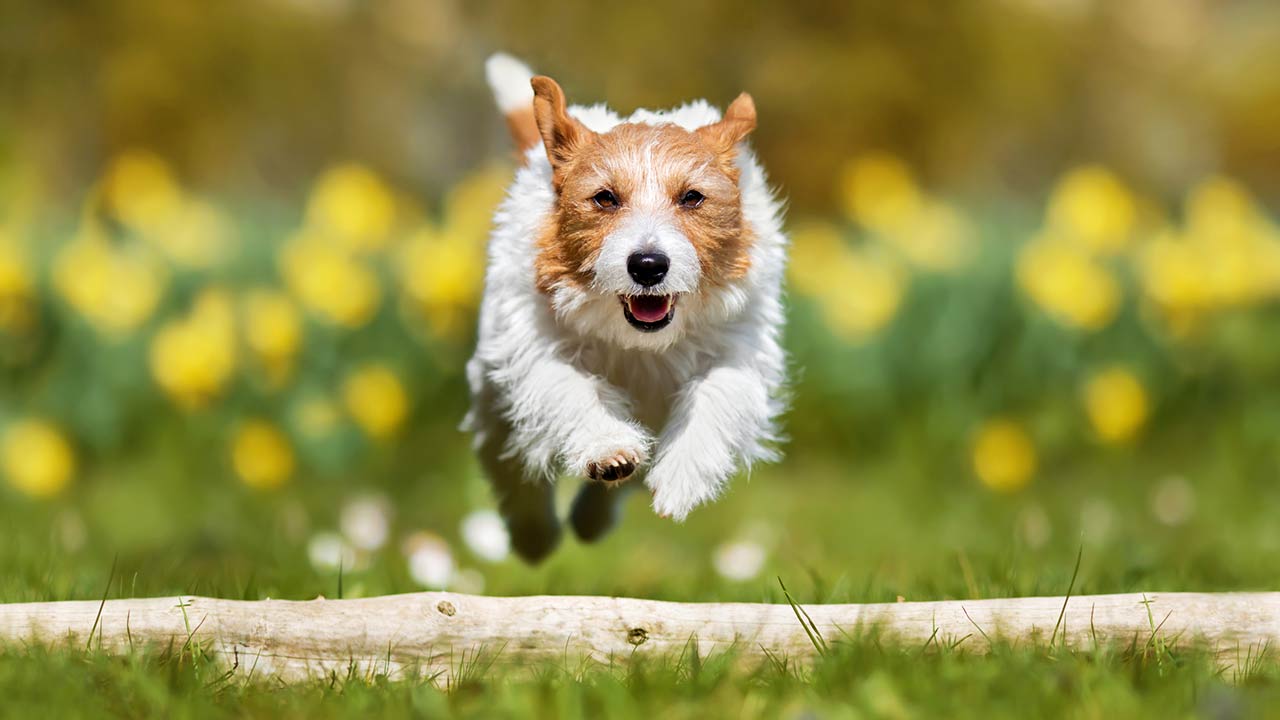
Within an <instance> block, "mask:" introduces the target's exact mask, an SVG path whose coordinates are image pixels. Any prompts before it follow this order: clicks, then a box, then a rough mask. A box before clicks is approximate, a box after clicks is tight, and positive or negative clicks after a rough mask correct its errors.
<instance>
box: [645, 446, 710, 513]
mask: <svg viewBox="0 0 1280 720" xmlns="http://www.w3.org/2000/svg"><path fill="white" fill-rule="evenodd" d="M645 484H646V485H648V486H649V489H650V490H651V491H652V492H653V511H654V512H655V513H657V514H658V516H659V517H662V518H669V519H671V520H675V521H676V522H684V520H685V518H687V517H688V516H689V513H690V512H693V509H694V508H696V507H698V506H699V505H704V504H706V503H708V502H711V501H712V500H715V499H716V496H717V495H719V494H720V489H721V487H722V486H723V478H722V477H717V476H707V477H702V476H699V475H698V474H696V473H691V472H687V471H686V472H675V471H674V468H673V467H672V464H671V463H669V462H662V461H659V462H658V463H657V464H656V465H654V466H653V470H652V471H651V472H650V473H649V476H648V477H647V478H646V479H645Z"/></svg>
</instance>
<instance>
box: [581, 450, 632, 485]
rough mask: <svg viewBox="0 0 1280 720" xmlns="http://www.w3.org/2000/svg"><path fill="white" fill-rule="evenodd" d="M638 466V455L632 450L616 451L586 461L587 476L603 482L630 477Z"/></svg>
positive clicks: (617, 480) (618, 480) (619, 480)
mask: <svg viewBox="0 0 1280 720" xmlns="http://www.w3.org/2000/svg"><path fill="white" fill-rule="evenodd" d="M639 466H640V456H639V455H638V454H637V453H636V452H634V451H632V450H619V451H618V452H616V453H614V454H612V455H610V456H608V457H604V458H601V459H599V460H590V461H588V462H587V477H589V478H591V479H592V480H600V481H603V482H610V483H612V482H621V481H623V480H626V479H627V478H629V477H631V474H632V473H634V472H635V471H636V468H637V467H639Z"/></svg>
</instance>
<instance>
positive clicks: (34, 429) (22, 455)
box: [0, 420, 76, 498]
mask: <svg viewBox="0 0 1280 720" xmlns="http://www.w3.org/2000/svg"><path fill="white" fill-rule="evenodd" d="M75 469H76V461H75V454H74V453H73V452H72V450H71V444H70V443H69V442H67V439H66V437H65V436H64V435H63V434H62V432H61V431H59V430H58V428H56V427H54V426H53V425H51V424H49V423H47V422H44V421H42V420H20V421H17V422H14V423H12V424H10V425H9V426H8V427H6V428H5V429H4V433H3V435H0V470H3V472H4V476H5V478H6V479H7V480H8V481H9V484H10V485H12V486H13V487H14V488H16V489H17V490H18V491H20V492H22V493H24V494H26V495H29V496H31V497H35V498H47V497H52V496H54V495H57V494H58V493H60V492H62V490H63V489H65V488H66V487H67V485H68V484H70V482H71V478H72V476H73V475H74V474H75Z"/></svg>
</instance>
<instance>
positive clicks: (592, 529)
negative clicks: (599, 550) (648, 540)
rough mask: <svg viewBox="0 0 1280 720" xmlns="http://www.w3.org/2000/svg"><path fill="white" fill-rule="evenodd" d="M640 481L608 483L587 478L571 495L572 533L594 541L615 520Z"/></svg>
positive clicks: (615, 522) (588, 540)
mask: <svg viewBox="0 0 1280 720" xmlns="http://www.w3.org/2000/svg"><path fill="white" fill-rule="evenodd" d="M639 486H640V484H639V483H635V482H630V483H620V484H611V483H603V482H586V483H583V485H582V488H581V489H579V490H578V494H577V495H576V496H574V498H573V507H572V508H571V509H570V510H569V524H570V525H571V526H572V527H573V534H574V535H577V536H578V539H579V540H582V541H583V542H588V543H589V542H595V541H597V540H599V539H600V538H602V537H604V536H605V535H606V534H607V533H608V532H609V531H610V530H612V529H613V526H614V525H615V524H617V522H618V514H619V508H620V507H621V505H622V501H623V500H624V499H626V498H627V496H629V495H630V494H631V490H632V489H633V487H639Z"/></svg>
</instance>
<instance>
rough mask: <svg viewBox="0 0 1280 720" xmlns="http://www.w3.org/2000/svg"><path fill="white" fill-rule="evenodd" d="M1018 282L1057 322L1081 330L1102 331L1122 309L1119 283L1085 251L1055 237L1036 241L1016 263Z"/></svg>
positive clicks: (1022, 252)
mask: <svg viewBox="0 0 1280 720" xmlns="http://www.w3.org/2000/svg"><path fill="white" fill-rule="evenodd" d="M1016 272H1017V279H1018V284H1019V286H1020V287H1021V288H1022V290H1023V292H1025V293H1026V294H1027V296H1028V297H1030V298H1031V299H1032V300H1033V301H1034V302H1035V303H1036V304H1037V305H1039V306H1040V308H1041V309H1043V310H1044V311H1045V312H1047V313H1048V314H1049V315H1050V316H1051V317H1053V318H1054V319H1055V320H1057V321H1059V322H1061V323H1063V324H1064V325H1067V326H1069V327H1073V328H1078V329H1081V330H1099V329H1101V328H1104V327H1106V326H1107V325H1108V324H1110V323H1111V321H1112V320H1113V319H1114V318H1115V316H1116V313H1117V312H1118V311H1119V309H1120V301H1121V290H1120V284H1119V283H1118V282H1117V281H1116V279H1115V278H1114V277H1113V276H1112V274H1111V272H1110V271H1109V270H1108V269H1107V268H1106V267H1105V266H1104V265H1103V264H1102V263H1101V262H1099V261H1098V260H1097V259H1095V258H1094V257H1092V256H1091V255H1090V254H1089V253H1088V252H1087V251H1086V250H1085V249H1084V248H1081V247H1080V246H1079V245H1077V244H1075V243H1071V242H1067V241H1064V240H1062V239H1060V238H1058V237H1055V236H1053V235H1045V236H1042V237H1040V238H1037V239H1035V240H1033V241H1032V242H1030V243H1028V244H1027V245H1026V246H1025V247H1023V248H1022V250H1021V252H1019V254H1018V260H1017V268H1016Z"/></svg>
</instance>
